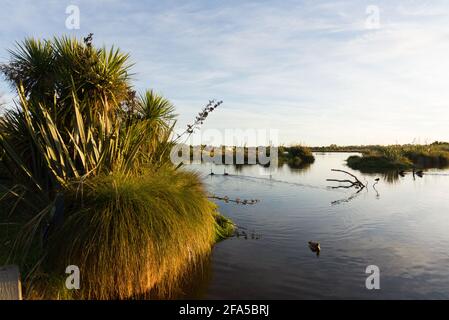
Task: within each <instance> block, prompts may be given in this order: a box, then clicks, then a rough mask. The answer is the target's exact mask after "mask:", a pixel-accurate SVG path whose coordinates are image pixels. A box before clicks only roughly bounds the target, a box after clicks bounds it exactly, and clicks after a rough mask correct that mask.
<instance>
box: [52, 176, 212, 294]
mask: <svg viewBox="0 0 449 320" xmlns="http://www.w3.org/2000/svg"><path fill="white" fill-rule="evenodd" d="M69 194H70V196H69V197H72V198H73V199H67V200H69V202H70V203H71V204H73V205H72V207H71V208H70V209H69V210H68V211H69V212H70V213H69V214H68V217H67V219H66V221H65V222H64V225H63V226H62V227H61V228H60V229H59V230H58V231H57V232H55V233H54V234H53V235H52V237H51V238H50V239H49V248H48V256H47V257H46V259H45V261H46V262H45V266H44V269H48V270H53V272H54V271H55V270H60V272H61V275H63V273H64V270H65V267H66V266H68V265H77V266H78V267H79V268H80V273H81V290H79V292H78V293H76V294H77V295H78V297H77V298H81V299H125V298H130V297H132V296H135V295H139V294H144V293H146V292H149V291H150V290H152V292H154V293H155V296H168V295H170V288H173V287H175V286H176V284H177V283H178V282H179V280H180V279H181V278H182V276H183V275H184V274H185V272H186V271H188V268H189V266H191V265H194V264H195V262H196V260H198V259H200V258H202V257H203V256H204V255H206V254H208V253H209V252H210V250H211V248H212V245H213V243H214V242H215V228H214V211H215V209H216V205H215V204H214V203H212V202H210V201H209V200H208V199H207V198H206V197H205V192H204V190H203V186H202V184H201V183H200V180H199V177H198V176H196V175H195V174H194V173H191V172H186V171H183V170H176V171H175V170H173V169H161V170H159V171H157V172H154V173H148V174H145V175H142V176H140V177H126V176H121V175H109V176H102V177H95V178H93V179H91V180H89V181H88V182H86V183H84V184H83V185H82V186H81V185H74V186H73V189H72V190H71V192H70V193H69Z"/></svg>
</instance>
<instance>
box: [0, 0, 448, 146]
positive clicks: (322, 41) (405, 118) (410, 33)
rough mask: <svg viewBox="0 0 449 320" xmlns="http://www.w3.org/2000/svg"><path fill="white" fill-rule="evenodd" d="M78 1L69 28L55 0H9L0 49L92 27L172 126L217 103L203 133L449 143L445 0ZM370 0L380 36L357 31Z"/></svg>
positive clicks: (327, 140)
mask: <svg viewBox="0 0 449 320" xmlns="http://www.w3.org/2000/svg"><path fill="white" fill-rule="evenodd" d="M11 3H12V1H11ZM43 3H45V4H43ZM75 3H78V4H79V5H80V9H81V15H82V16H81V26H82V27H81V30H79V31H76V32H73V31H68V30H65V29H64V20H65V12H64V7H65V4H64V3H63V2H62V3H61V2H59V1H47V2H39V3H36V2H35V3H33V4H30V3H29V2H28V1H21V0H18V1H14V6H12V5H11V6H6V7H7V8H11V9H8V10H2V12H1V13H0V27H1V30H5V33H4V34H5V35H2V37H1V38H0V46H1V47H2V48H10V47H11V44H12V43H13V42H14V41H16V40H20V39H22V38H23V37H24V36H25V35H34V36H39V37H49V36H52V35H54V34H64V33H70V34H75V35H78V36H81V35H85V34H87V33H88V32H94V34H95V42H96V43H97V44H106V45H112V44H116V45H118V46H119V47H121V48H122V49H123V50H124V51H128V52H130V53H131V57H132V60H133V61H134V62H135V63H136V65H135V68H134V71H135V72H136V76H135V79H136V85H137V86H138V87H139V88H140V89H141V90H143V89H144V88H147V87H149V88H154V89H156V90H157V91H159V92H161V93H163V94H165V95H166V96H167V97H169V98H171V99H172V100H173V101H174V102H175V103H176V104H177V105H178V113H180V119H179V125H180V126H183V125H185V124H186V123H187V122H188V121H190V120H191V118H193V117H194V115H195V113H196V112H197V111H198V110H199V108H201V106H202V104H204V103H205V102H207V101H208V99H210V98H218V99H223V100H224V101H225V103H224V104H223V106H222V110H217V113H216V114H215V115H214V117H212V118H211V119H208V122H207V123H206V125H205V128H212V127H217V128H226V127H230V128H235V127H236V126H237V125H238V126H240V127H242V128H261V127H266V128H279V129H280V135H281V137H282V140H283V142H285V143H289V142H294V141H304V142H306V143H309V144H329V143H341V144H357V143H395V142H401V143H406V142H411V141H412V140H413V139H415V138H420V139H421V140H422V141H424V140H426V139H427V140H429V141H431V140H449V131H448V130H447V129H446V127H447V122H448V120H449V111H448V110H449V109H448V103H449V91H447V90H446V83H447V75H448V74H449V59H447V57H448V56H449V41H447V40H448V39H449V32H448V31H447V28H446V25H447V21H448V18H449V17H448V16H449V3H447V1H442V0H435V1H431V2H430V1H416V0H402V1H394V2H392V1H387V0H382V1H380V0H378V1H374V2H373V1H355V0H353V1H349V0H346V1H333V2H329V1H311V0H308V1H283V2H282V3H280V2H277V1H258V2H252V1H245V2H242V1H229V2H228V1H226V2H219V1H210V2H209V1H207V2H205V1H193V2H189V3H185V2H181V1H164V2H156V1H146V2H142V1H127V2H120V1H86V0H82V1H75ZM372 4H374V5H377V6H378V7H379V9H380V29H378V30H367V29H365V21H366V18H367V15H366V7H367V5H372ZM430 4H431V5H430ZM8 11H9V12H8ZM5 56H6V53H5V51H3V52H1V53H0V58H3V57H5ZM4 88H5V87H4V86H3V90H2V87H0V91H5V89H4Z"/></svg>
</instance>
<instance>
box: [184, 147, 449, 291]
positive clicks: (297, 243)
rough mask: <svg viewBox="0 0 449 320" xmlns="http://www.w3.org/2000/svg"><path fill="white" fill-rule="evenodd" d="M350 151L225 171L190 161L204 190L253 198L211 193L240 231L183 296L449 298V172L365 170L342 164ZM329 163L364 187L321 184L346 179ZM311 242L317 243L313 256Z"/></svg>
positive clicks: (216, 250)
mask: <svg viewBox="0 0 449 320" xmlns="http://www.w3.org/2000/svg"><path fill="white" fill-rule="evenodd" d="M349 155H350V154H348V153H317V154H315V157H316V161H315V163H314V164H313V165H311V166H310V167H308V168H304V169H296V170H295V169H290V168H288V167H287V166H284V167H282V168H279V169H277V170H275V171H272V172H268V171H267V170H268V169H264V168H262V167H260V166H243V167H240V168H236V167H234V166H226V172H227V173H229V175H227V176H225V175H223V173H224V168H225V166H222V165H212V164H196V165H195V164H192V165H190V166H189V169H190V170H194V171H198V172H200V173H201V174H202V176H203V177H204V182H205V184H206V186H207V189H208V191H209V192H210V193H211V194H215V195H217V196H228V197H229V198H230V199H235V198H240V199H258V200H260V202H258V203H257V204H255V205H241V204H235V203H225V202H223V201H216V202H217V204H218V205H219V210H220V212H221V213H222V214H224V215H226V216H228V217H230V218H231V219H232V220H233V221H234V222H235V223H236V224H237V225H238V226H239V227H240V231H244V232H245V233H246V235H247V236H246V237H245V236H242V235H240V236H239V237H237V236H235V237H232V238H230V239H227V240H225V241H222V242H220V243H218V244H217V245H216V246H215V247H214V249H213V252H212V255H211V257H210V258H209V259H208V261H206V263H205V264H204V266H203V267H202V268H201V270H199V271H198V272H197V274H195V275H194V278H193V279H192V283H194V284H195V285H194V286H193V288H189V289H186V290H185V292H184V297H185V298H201V299H348V298H355V299H442V298H444V299H449V171H447V170H446V171H445V170H441V169H439V170H430V171H427V172H426V174H425V175H424V176H423V177H422V178H420V177H415V179H414V178H413V176H412V175H411V174H408V175H406V176H405V177H400V176H396V175H395V174H393V175H385V176H383V175H367V174H361V173H360V172H357V171H352V170H350V169H349V168H347V167H346V165H345V159H346V158H347V157H348V156H349ZM332 168H335V169H343V170H348V171H351V172H353V173H355V174H356V175H357V176H358V177H359V178H360V180H362V182H365V181H366V182H368V183H369V187H368V188H367V190H363V191H362V192H360V193H358V194H356V195H355V196H353V195H354V193H355V192H356V191H357V190H356V189H330V188H328V186H335V185H337V184H336V183H331V182H327V181H326V179H328V178H334V179H347V178H348V176H346V175H344V174H341V173H337V172H331V169H332ZM211 170H213V172H214V173H215V175H213V176H210V175H208V174H209V173H210V172H211ZM270 173H271V177H270ZM375 178H380V181H379V182H378V183H377V185H376V189H377V192H376V190H374V189H373V187H372V185H373V183H374V182H375V181H374V179H375ZM310 240H314V241H319V242H320V243H321V253H320V255H319V256H317V255H316V254H315V253H313V252H311V250H310V249H309V247H308V241H310ZM369 265H376V266H378V267H379V269H380V290H367V289H366V287H365V280H366V278H367V277H368V276H369V274H366V273H365V270H366V267H367V266H369Z"/></svg>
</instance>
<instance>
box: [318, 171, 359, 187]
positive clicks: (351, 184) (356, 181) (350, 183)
mask: <svg viewBox="0 0 449 320" xmlns="http://www.w3.org/2000/svg"><path fill="white" fill-rule="evenodd" d="M331 171H333V172H342V173H345V174H347V175H349V176H351V177H352V178H354V180H349V179H326V181H329V182H338V183H348V185H339V186H333V187H332V189H339V188H345V189H349V188H357V189H360V190H359V191H361V190H362V189H365V188H366V185H365V184H364V183H363V182H361V181H360V180H359V178H357V177H356V176H355V175H353V174H352V173H350V172H348V171H344V170H338V169H332V170H331Z"/></svg>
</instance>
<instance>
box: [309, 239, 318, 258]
mask: <svg viewBox="0 0 449 320" xmlns="http://www.w3.org/2000/svg"><path fill="white" fill-rule="evenodd" d="M309 248H310V250H312V252H316V255H319V254H320V251H321V247H320V243H319V242H315V241H309Z"/></svg>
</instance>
